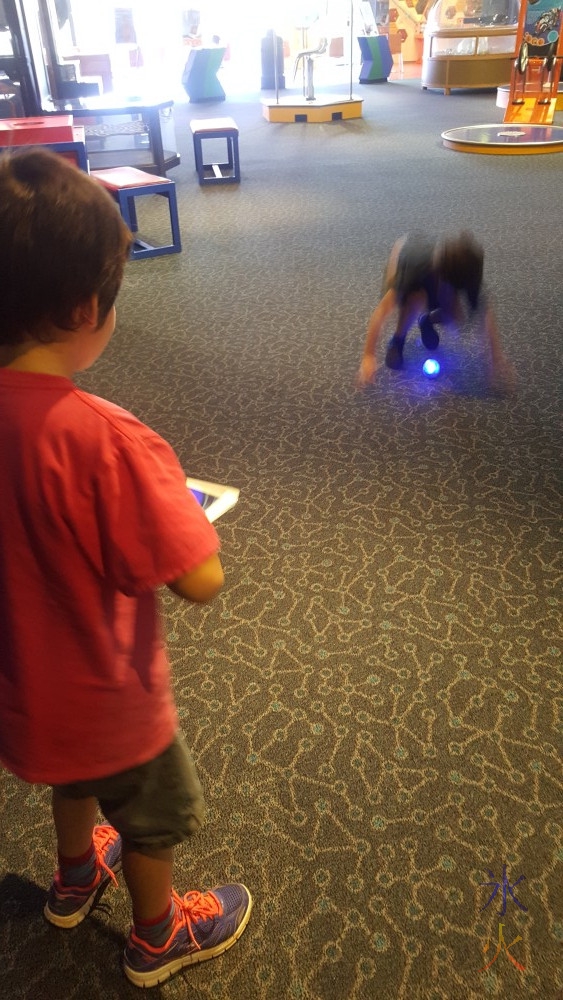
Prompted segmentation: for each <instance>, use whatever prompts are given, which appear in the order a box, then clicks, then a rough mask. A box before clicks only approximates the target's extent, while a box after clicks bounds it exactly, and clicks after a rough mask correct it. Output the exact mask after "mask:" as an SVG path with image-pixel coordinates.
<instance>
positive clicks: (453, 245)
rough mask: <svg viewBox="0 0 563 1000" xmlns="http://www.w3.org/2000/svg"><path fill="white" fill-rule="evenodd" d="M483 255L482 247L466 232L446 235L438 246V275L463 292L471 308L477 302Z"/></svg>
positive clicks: (481, 277)
mask: <svg viewBox="0 0 563 1000" xmlns="http://www.w3.org/2000/svg"><path fill="white" fill-rule="evenodd" d="M484 256H485V254H484V252H483V247H482V246H481V245H480V244H479V243H477V242H476V240H475V238H474V236H473V235H472V233H468V232H462V233H460V234H459V236H455V237H448V238H447V239H445V240H444V241H443V242H442V244H441V246H440V247H439V248H438V253H437V258H436V264H437V270H438V275H439V277H440V278H442V279H443V280H444V281H447V283H448V284H449V285H451V286H452V288H455V289H456V291H460V292H461V291H463V292H465V294H466V295H467V299H468V301H469V305H470V307H471V309H473V310H475V309H476V308H477V304H478V302H479V292H480V291H481V284H482V282H483V260H484Z"/></svg>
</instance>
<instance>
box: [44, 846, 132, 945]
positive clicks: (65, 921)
mask: <svg viewBox="0 0 563 1000" xmlns="http://www.w3.org/2000/svg"><path fill="white" fill-rule="evenodd" d="M120 871H121V862H119V863H118V864H117V865H116V866H115V868H112V872H113V873H114V875H117V873H118V872H120ZM110 882H111V879H110V878H107V879H106V880H105V882H102V883H101V884H100V885H99V886H98V888H97V889H96V890H95V891H94V892H93V893H92V895H91V896H89V897H88V899H87V900H86V902H85V903H84V905H83V906H81V908H80V909H79V910H75V911H74V913H67V914H65V915H63V914H59V913H54V912H53V910H51V909H50V908H49V904H48V903H45V906H44V908H43V916H44V917H45V919H46V920H48V921H49V923H50V924H53V926H54V927H62V928H63V929H64V930H68V929H69V928H70V927H78V924H81V923H82V921H83V920H84V917H87V916H88V914H89V913H90V910H91V909H92V908H93V907H94V906H95V905H96V904H97V903H99V901H100V899H101V898H102V896H103V894H104V892H105V891H106V889H107V887H108V885H109V884H110Z"/></svg>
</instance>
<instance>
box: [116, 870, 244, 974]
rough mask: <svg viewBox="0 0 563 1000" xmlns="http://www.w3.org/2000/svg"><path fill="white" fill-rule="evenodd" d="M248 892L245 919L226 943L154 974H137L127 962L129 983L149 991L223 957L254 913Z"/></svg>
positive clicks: (203, 950)
mask: <svg viewBox="0 0 563 1000" xmlns="http://www.w3.org/2000/svg"><path fill="white" fill-rule="evenodd" d="M245 889H246V886H245ZM246 891H247V893H248V906H247V908H246V913H245V914H244V917H243V919H242V920H241V922H240V924H239V925H238V927H237V929H236V931H235V933H234V934H233V935H232V937H230V938H227V940H226V941H222V942H221V944H218V945H216V946H215V948H208V949H207V950H205V949H202V950H201V951H194V952H192V953H191V955H184V957H183V958H176V959H174V961H173V962H168V964H167V965H163V966H161V968H160V969H154V970H153V971H152V972H136V971H135V969H132V968H131V966H130V965H128V964H127V961H125V962H124V963H123V971H124V972H125V975H126V976H127V979H128V980H129V982H130V983H133V985H134V986H140V987H141V988H142V989H147V988H148V987H150V986H158V985H159V984H160V983H164V982H166V980H167V979H170V976H173V975H175V974H176V973H177V972H181V970H182V969H187V968H188V966H189V965H197V963H198V962H206V961H207V960H208V959H210V958H218V957H219V955H223V954H224V953H225V952H226V951H228V950H229V948H232V946H233V945H234V944H235V943H236V942H237V941H238V939H239V938H240V936H241V934H242V932H243V931H244V929H245V927H246V925H247V923H248V921H249V919H250V913H251V911H252V896H251V895H250V893H249V892H248V889H246Z"/></svg>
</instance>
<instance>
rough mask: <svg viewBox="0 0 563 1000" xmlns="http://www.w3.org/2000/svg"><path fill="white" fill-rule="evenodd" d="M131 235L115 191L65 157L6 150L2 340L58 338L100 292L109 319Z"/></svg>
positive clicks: (2, 164)
mask: <svg viewBox="0 0 563 1000" xmlns="http://www.w3.org/2000/svg"><path fill="white" fill-rule="evenodd" d="M131 239H132V237H131V233H130V232H129V230H128V228H127V226H126V225H125V224H124V222H123V220H122V219H121V216H120V215H119V212H118V210H117V207H116V205H115V203H114V202H113V201H112V199H111V196H110V195H108V193H107V192H106V191H105V190H104V189H103V188H102V187H101V186H100V185H99V184H97V183H96V181H94V180H93V179H92V178H90V177H88V175H87V174H86V173H84V172H83V171H81V170H79V169H78V168H77V167H75V166H74V165H73V164H72V163H69V162H68V161H66V160H65V159H63V158H62V157H61V156H59V155H57V154H55V153H51V152H49V151H47V150H45V149H30V148H26V149H22V150H18V151H16V152H10V153H6V154H4V155H3V156H2V157H0V303H1V307H0V308H1V320H0V343H1V344H19V343H21V342H22V341H25V340H27V339H28V338H31V339H34V340H38V341H42V342H49V341H51V340H54V339H55V338H56V336H57V333H56V329H59V330H69V331H70V330H72V329H73V328H74V326H75V325H76V320H75V316H76V310H77V309H78V308H79V307H80V306H82V305H84V304H85V303H86V302H88V301H89V300H90V299H91V298H92V296H94V295H97V296H98V324H99V325H100V326H101V325H102V323H103V322H104V320H105V318H106V317H107V315H108V313H109V311H110V309H111V307H112V306H113V304H114V302H115V299H116V298H117V293H118V291H119V288H120V285H121V281H122V279H123V271H124V267H125V263H126V261H127V259H128V256H129V251H130V247H131Z"/></svg>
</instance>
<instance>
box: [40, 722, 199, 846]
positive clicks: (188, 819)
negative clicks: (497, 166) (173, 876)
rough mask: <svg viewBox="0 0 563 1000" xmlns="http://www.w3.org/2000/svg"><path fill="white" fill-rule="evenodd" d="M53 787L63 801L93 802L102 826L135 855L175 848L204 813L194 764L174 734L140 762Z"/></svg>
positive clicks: (194, 828)
mask: <svg viewBox="0 0 563 1000" xmlns="http://www.w3.org/2000/svg"><path fill="white" fill-rule="evenodd" d="M54 788H55V790H56V792H57V793H58V794H59V795H61V796H62V797H63V798H67V799H86V798H90V797H93V798H96V799H97V800H98V802H99V804H100V809H101V811H102V812H103V814H104V816H105V817H106V819H107V820H108V822H109V823H111V825H112V826H113V827H115V829H116V830H117V831H118V833H120V834H121V837H122V839H123V840H124V841H125V842H126V843H127V845H128V847H130V848H132V849H133V850H137V851H139V852H140V853H143V852H145V853H150V852H151V851H152V850H159V849H163V848H169V847H174V846H175V845H176V844H181V843H182V842H183V841H184V840H187V838H188V837H190V836H191V835H192V834H193V833H196V832H197V831H198V830H199V828H200V826H201V824H202V822H203V817H204V813H205V804H204V800H203V792H202V788H201V785H200V782H199V778H198V776H197V772H196V769H195V765H194V762H193V760H192V757H191V754H190V752H189V750H188V748H187V746H186V744H185V742H184V739H183V737H182V736H181V735H180V734H179V733H177V734H176V737H175V739H174V742H173V743H172V744H171V745H170V746H169V747H168V749H167V750H165V751H164V753H161V754H159V756H158V757H155V758H154V760H150V761H148V762H147V763H146V764H141V765H139V766H138V767H133V768H131V769H130V770H129V771H121V772H120V773H119V774H113V775H110V776H109V777H107V778H96V779H95V780H93V781H76V782H73V783H72V784H69V785H55V786H54Z"/></svg>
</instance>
